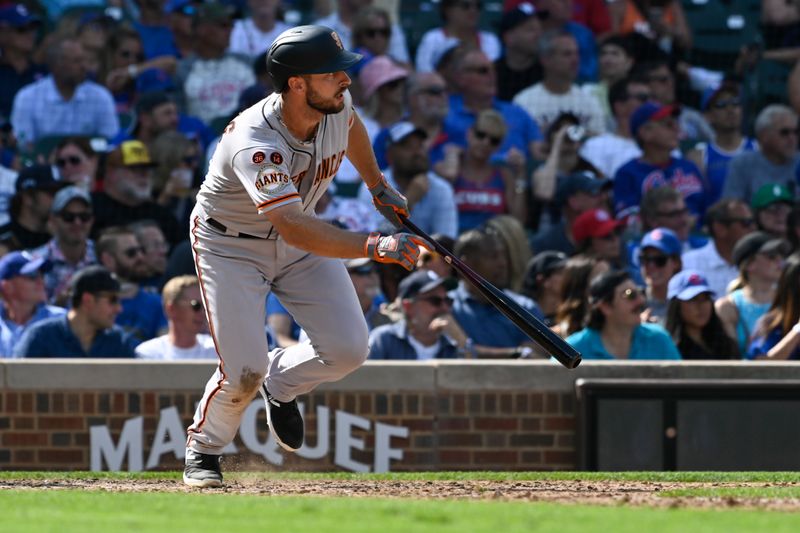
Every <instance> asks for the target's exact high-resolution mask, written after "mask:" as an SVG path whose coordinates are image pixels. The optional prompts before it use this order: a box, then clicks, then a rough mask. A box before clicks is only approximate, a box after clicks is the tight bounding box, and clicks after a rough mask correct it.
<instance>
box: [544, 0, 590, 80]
mask: <svg viewBox="0 0 800 533" xmlns="http://www.w3.org/2000/svg"><path fill="white" fill-rule="evenodd" d="M536 8H537V9H539V10H540V11H543V12H547V17H545V18H544V19H543V20H542V28H543V30H544V31H549V30H566V31H568V32H569V33H571V34H572V36H573V37H575V40H576V41H577V42H578V50H579V52H580V58H581V60H580V68H579V70H578V81H580V82H582V83H585V82H588V81H596V80H597V46H596V45H595V35H594V34H593V33H592V30H590V29H589V28H587V27H586V26H584V25H583V24H578V23H577V22H573V21H572V2H565V1H564V0H539V1H538V2H537V3H536Z"/></svg>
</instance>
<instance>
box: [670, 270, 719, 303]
mask: <svg viewBox="0 0 800 533" xmlns="http://www.w3.org/2000/svg"><path fill="white" fill-rule="evenodd" d="M705 292H707V293H709V294H711V297H712V298H713V297H714V291H712V290H711V287H709V285H708V280H707V279H706V278H705V276H703V275H702V274H701V273H700V272H698V271H697V270H681V271H680V272H678V273H677V274H675V275H674V276H672V278H671V279H670V280H669V284H668V285H667V299H669V300H671V299H673V298H677V299H679V300H683V301H684V302H685V301H687V300H691V299H692V298H694V297H695V296H697V295H698V294H703V293H705Z"/></svg>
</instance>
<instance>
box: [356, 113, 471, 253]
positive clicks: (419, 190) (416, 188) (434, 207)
mask: <svg viewBox="0 0 800 533" xmlns="http://www.w3.org/2000/svg"><path fill="white" fill-rule="evenodd" d="M425 140H426V133H425V131H424V130H422V129H420V128H418V127H416V126H415V125H414V124H412V123H410V122H398V123H396V124H395V125H393V126H392V127H391V128H389V143H390V144H389V148H388V151H387V153H386V155H387V158H388V161H389V168H388V169H386V170H385V171H384V175H385V178H386V181H387V182H388V183H389V184H390V185H391V186H392V187H395V188H396V189H397V190H398V191H400V192H401V193H402V194H403V195H404V196H405V197H406V198H407V200H408V208H409V210H410V211H411V218H413V219H414V223H415V224H417V225H419V227H420V228H422V230H423V231H425V232H426V233H428V234H431V233H441V234H444V235H447V236H449V237H453V238H455V236H456V234H457V233H458V211H457V210H456V202H455V197H454V196H453V187H452V186H451V185H450V184H449V183H448V182H447V181H446V180H444V179H443V178H441V177H439V176H437V175H436V174H435V173H434V172H432V171H431V170H430V168H431V167H430V159H429V158H428V152H427V149H426V147H425ZM358 197H359V200H361V201H362V202H363V203H365V204H368V205H370V206H371V205H372V194H370V192H369V189H368V188H367V186H366V185H365V184H364V185H361V189H360V190H359V193H358Z"/></svg>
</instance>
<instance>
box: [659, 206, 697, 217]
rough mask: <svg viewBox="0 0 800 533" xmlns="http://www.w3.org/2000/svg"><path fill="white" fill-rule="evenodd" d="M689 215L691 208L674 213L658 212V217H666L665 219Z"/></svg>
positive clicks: (684, 208)
mask: <svg viewBox="0 0 800 533" xmlns="http://www.w3.org/2000/svg"><path fill="white" fill-rule="evenodd" d="M688 214H689V208H688V207H683V208H681V209H673V210H672V211H661V212H656V216H659V217H664V218H675V217H682V216H686V215H688Z"/></svg>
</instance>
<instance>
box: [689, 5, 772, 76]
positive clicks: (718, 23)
mask: <svg viewBox="0 0 800 533" xmlns="http://www.w3.org/2000/svg"><path fill="white" fill-rule="evenodd" d="M682 5H683V10H684V12H685V13H686V20H687V23H688V24H689V27H690V28H691V30H692V40H693V43H694V44H693V46H692V50H691V52H690V57H689V60H690V61H691V62H692V64H694V65H697V66H702V67H706V68H710V69H714V70H721V71H729V70H731V69H732V68H733V65H734V62H735V60H736V57H737V56H738V55H739V50H740V49H741V47H742V46H745V45H748V44H752V43H755V42H759V41H760V29H759V28H760V26H759V21H760V18H761V3H760V1H759V0H682Z"/></svg>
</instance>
